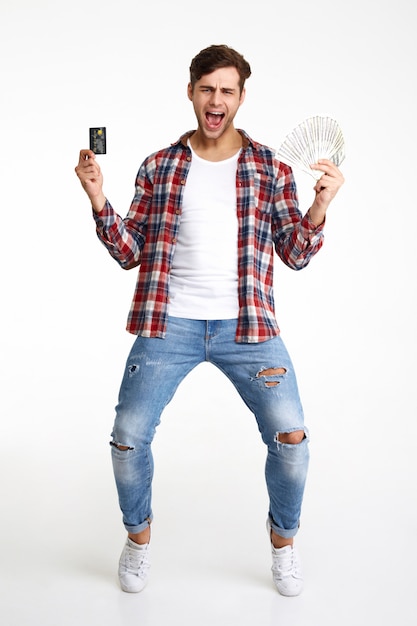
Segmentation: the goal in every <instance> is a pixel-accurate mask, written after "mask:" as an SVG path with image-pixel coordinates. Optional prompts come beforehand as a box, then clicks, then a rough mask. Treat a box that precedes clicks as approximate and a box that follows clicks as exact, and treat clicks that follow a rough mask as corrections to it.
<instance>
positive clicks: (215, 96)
mask: <svg viewBox="0 0 417 626" xmlns="http://www.w3.org/2000/svg"><path fill="white" fill-rule="evenodd" d="M221 95H222V92H221V89H220V87H216V89H213V91H212V92H211V98H210V104H211V105H212V106H215V105H216V104H219V103H220V101H221Z"/></svg>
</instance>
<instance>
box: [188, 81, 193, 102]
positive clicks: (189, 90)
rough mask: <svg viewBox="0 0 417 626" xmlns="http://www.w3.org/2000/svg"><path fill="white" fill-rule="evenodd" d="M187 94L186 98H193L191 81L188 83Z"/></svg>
mask: <svg viewBox="0 0 417 626" xmlns="http://www.w3.org/2000/svg"><path fill="white" fill-rule="evenodd" d="M187 96H188V99H189V100H191V101H192V99H193V87H192V85H191V83H188V87H187Z"/></svg>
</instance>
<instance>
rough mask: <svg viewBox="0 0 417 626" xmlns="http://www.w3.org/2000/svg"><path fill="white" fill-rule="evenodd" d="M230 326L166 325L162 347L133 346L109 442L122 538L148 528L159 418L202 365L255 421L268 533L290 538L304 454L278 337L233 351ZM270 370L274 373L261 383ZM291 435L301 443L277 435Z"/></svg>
mask: <svg viewBox="0 0 417 626" xmlns="http://www.w3.org/2000/svg"><path fill="white" fill-rule="evenodd" d="M236 323H237V322H236V320H208V321H205V320H189V319H182V318H175V317H169V319H168V328H167V333H166V337H165V339H159V338H147V337H137V338H136V340H135V342H134V344H133V346H132V349H131V351H130V354H129V356H128V359H127V363H126V368H125V372H124V376H123V380H122V384H121V387H120V394H119V401H118V405H117V407H116V418H115V423H114V428H113V432H112V441H111V442H110V443H111V451H112V462H113V470H114V476H115V480H116V486H117V491H118V496H119V504H120V508H121V511H122V513H123V522H124V525H125V528H126V529H127V530H128V532H130V533H139V532H142V531H143V530H145V528H147V526H148V525H149V524H150V522H151V520H152V507H151V492H152V478H153V457H152V452H151V443H152V440H153V437H154V434H155V430H156V427H157V426H158V424H159V423H160V417H161V414H162V411H163V409H164V408H165V407H166V406H167V404H168V403H169V402H170V400H171V399H172V397H173V395H174V393H175V391H176V389H177V387H178V385H179V384H180V382H181V381H182V380H183V379H184V378H185V376H186V375H187V374H188V373H189V372H191V370H192V369H193V368H194V367H196V366H197V365H198V364H199V363H202V362H204V361H207V362H209V363H212V364H213V365H215V366H216V367H218V368H219V370H221V371H222V372H223V373H224V374H225V375H226V376H227V377H228V378H229V380H231V382H232V383H233V385H234V386H235V388H236V389H237V391H238V393H239V394H240V396H241V398H242V400H243V401H244V402H245V404H246V405H247V406H248V407H249V409H250V410H251V411H252V413H253V414H254V416H255V418H256V420H257V424H258V428H259V431H260V433H261V436H262V440H263V442H264V443H265V445H266V447H267V458H266V466H265V477H266V485H267V489H268V495H269V503H270V504H269V517H270V521H271V525H272V528H273V530H274V531H275V532H276V533H278V534H279V535H281V536H282V537H286V538H289V537H293V536H294V535H295V534H296V532H297V530H298V526H299V520H300V511H301V504H302V499H303V493H304V485H305V480H306V475H307V467H308V458H309V452H308V436H307V431H306V429H305V428H304V416H303V409H302V406H301V402H300V398H299V394H298V388H297V381H296V377H295V373H294V369H293V366H292V363H291V360H290V357H289V355H288V352H287V350H286V348H285V346H284V343H283V341H282V339H281V337H280V336H277V337H274V338H273V339H269V340H268V341H265V342H261V343H254V344H242V343H236V341H235V339H234V337H235V331H236ZM271 369H273V370H277V371H278V372H279V373H276V372H274V373H272V374H271V373H270V375H262V372H264V371H266V370H271ZM156 382H157V384H155V383H156ZM197 408H198V407H197ZM298 430H301V431H304V432H305V433H306V434H305V437H304V439H303V440H302V441H301V443H298V444H286V443H281V442H280V441H279V434H280V433H290V432H294V431H298Z"/></svg>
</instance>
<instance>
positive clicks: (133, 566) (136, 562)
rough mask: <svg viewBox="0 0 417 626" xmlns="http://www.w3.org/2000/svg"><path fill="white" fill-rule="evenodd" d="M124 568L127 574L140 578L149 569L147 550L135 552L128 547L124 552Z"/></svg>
mask: <svg viewBox="0 0 417 626" xmlns="http://www.w3.org/2000/svg"><path fill="white" fill-rule="evenodd" d="M125 567H126V569H127V571H128V572H129V574H134V575H135V576H139V577H140V578H142V577H143V576H144V575H145V573H146V570H147V569H148V567H149V561H148V550H135V549H134V548H131V547H130V546H127V547H126V551H125Z"/></svg>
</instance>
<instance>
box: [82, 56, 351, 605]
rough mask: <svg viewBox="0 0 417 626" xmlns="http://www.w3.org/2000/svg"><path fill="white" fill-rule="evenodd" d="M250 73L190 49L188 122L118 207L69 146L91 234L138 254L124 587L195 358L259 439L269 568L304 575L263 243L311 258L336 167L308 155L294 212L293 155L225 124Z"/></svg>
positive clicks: (303, 442) (125, 465)
mask: <svg viewBox="0 0 417 626" xmlns="http://www.w3.org/2000/svg"><path fill="white" fill-rule="evenodd" d="M250 74H251V69H250V66H249V64H248V63H247V61H246V60H245V59H244V58H243V56H242V55H240V54H239V53H238V52H236V51H235V50H233V49H231V48H229V47H228V46H225V45H219V46H210V47H209V48H206V49H204V50H202V51H201V52H200V53H199V54H198V55H197V56H196V57H195V58H194V59H193V60H192V63H191V67H190V83H189V85H188V97H189V99H190V100H191V102H192V104H193V107H194V111H195V115H196V118H197V130H196V131H194V132H189V133H186V134H185V135H183V136H182V137H181V138H180V139H179V140H178V141H177V142H176V143H174V144H172V145H171V146H169V147H168V148H166V149H163V150H160V151H159V152H156V153H155V154H153V155H150V156H149V157H148V158H147V159H146V160H145V161H144V163H143V164H142V165H141V167H140V169H139V172H138V174H137V178H136V193H135V196H134V199H133V202H132V205H131V207H130V210H129V212H128V214H127V216H126V218H125V219H122V218H121V217H120V216H119V215H118V214H117V213H116V212H115V211H114V209H113V208H112V206H111V204H110V203H109V201H108V200H107V198H106V197H105V195H104V193H103V188H102V187H103V177H102V173H101V170H100V167H99V165H98V163H97V161H96V160H95V156H94V153H93V152H91V151H90V150H81V152H80V158H79V163H78V166H77V167H76V173H77V175H78V177H79V179H80V181H81V184H82V186H83V187H84V189H85V191H86V193H87V195H88V197H89V199H90V201H91V205H92V208H93V216H94V219H95V222H96V228H97V234H98V237H99V238H100V240H101V241H102V243H103V244H104V245H105V246H106V248H107V250H108V251H109V253H110V254H111V255H112V256H113V257H114V258H115V259H116V261H117V262H118V263H119V264H120V265H121V267H123V268H124V269H130V268H133V267H136V266H140V267H139V273H138V279H137V284H136V289H135V293H134V297H133V302H132V306H131V310H130V313H129V317H128V323H127V329H128V331H129V332H131V333H133V334H135V335H137V338H136V340H135V342H134V345H133V347H132V350H131V352H130V354H129V356H128V360H127V363H126V369H125V373H124V377H123V380H122V383H121V387H120V394H119V401H118V405H117V407H116V417H115V422H114V428H113V432H112V441H111V451H112V461H113V469H114V475H115V480H116V485H117V490H118V496H119V503H120V508H121V511H122V513H123V522H124V525H125V528H126V530H127V532H128V537H127V540H126V544H125V546H124V549H123V552H122V555H121V558H120V562H119V580H120V584H121V588H122V589H123V590H124V591H127V592H138V591H141V590H142V589H143V587H144V586H145V584H146V582H147V579H148V570H149V542H150V525H151V521H152V508H151V486H152V476H153V460H152V454H151V443H152V440H153V437H154V434H155V429H156V427H157V425H158V424H159V421H160V416H161V413H162V411H163V409H164V407H165V406H166V405H167V404H168V402H169V401H170V400H171V398H172V397H173V395H174V393H175V390H176V389H177V387H178V385H179V383H180V382H181V381H182V380H183V379H184V377H185V376H186V375H187V374H188V373H189V372H190V371H191V370H192V369H193V368H194V367H196V366H197V365H198V364H199V363H201V362H203V361H208V362H211V363H213V364H214V365H215V366H216V367H218V368H219V369H220V370H221V371H222V372H223V373H224V374H225V375H226V376H227V377H228V378H229V379H230V380H231V381H232V383H233V384H234V385H235V387H236V389H237V391H238V393H239V394H240V396H241V397H242V399H243V401H244V402H245V404H246V405H247V406H248V407H249V409H250V410H251V411H252V412H253V414H254V416H255V418H256V420H257V424H258V428H259V431H260V433H261V436H262V439H263V441H264V443H265V445H266V447H267V460H266V471H265V475H266V484H267V489H268V495H269V502H270V505H269V513H268V520H267V529H268V533H269V536H270V540H271V551H272V562H273V565H272V571H273V579H274V582H275V584H276V586H277V588H278V591H279V592H280V593H281V594H283V595H288V596H294V595H298V594H299V593H300V592H301V590H302V586H303V580H302V575H301V571H300V566H299V561H298V556H297V553H296V550H295V548H294V545H293V539H294V536H295V534H296V533H297V530H298V527H299V520H300V512H301V504H302V498H303V493H304V485H305V479H306V473H307V466H308V457H309V453H308V434H307V429H306V428H305V426H304V418H303V409H302V405H301V402H300V398H299V394H298V389H297V382H296V377H295V373H294V369H293V366H292V363H291V360H290V357H289V355H288V353H287V351H286V348H285V346H284V343H283V341H282V339H281V336H280V331H279V328H278V325H277V322H276V320H275V313H274V299H273V270H272V264H273V252H274V249H275V251H276V252H277V254H278V256H279V257H280V258H281V260H282V261H283V262H284V263H286V264H287V265H288V266H289V267H291V268H293V269H296V270H298V269H301V268H303V267H305V266H306V265H307V264H308V263H309V261H310V259H311V258H312V257H313V255H314V254H315V253H316V252H317V251H318V250H319V249H320V247H321V245H322V243H323V225H324V220H325V214H326V210H327V208H328V206H329V203H330V202H331V200H332V199H333V197H334V196H335V194H336V192H337V191H338V189H339V188H340V186H341V185H342V183H343V177H342V174H341V173H340V171H339V170H338V168H337V167H336V166H335V165H334V164H333V163H332V162H330V161H328V160H322V161H320V162H319V163H317V164H314V165H312V167H313V168H315V169H318V170H320V171H322V172H323V176H322V178H321V179H320V181H319V182H318V183H317V185H316V186H315V197H314V200H313V203H312V205H311V207H310V208H309V210H308V211H307V213H306V214H305V215H304V217H303V216H302V214H301V212H300V211H299V209H298V201H297V192H296V186H295V182H294V178H293V175H292V171H291V168H290V167H288V166H287V165H284V164H283V163H280V162H279V161H277V160H276V158H275V155H274V151H273V150H271V149H269V148H268V147H266V146H263V145H260V144H258V143H256V142H255V141H253V140H252V139H251V138H250V137H249V136H248V135H247V133H245V132H244V131H242V130H238V129H236V128H235V126H234V118H235V115H236V113H237V111H238V109H239V107H240V106H241V104H242V103H243V101H244V98H245V87H244V85H245V80H246V79H247V78H248V77H249V76H250ZM155 381H158V384H157V385H156V384H155ZM196 410H198V406H197V407H196Z"/></svg>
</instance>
